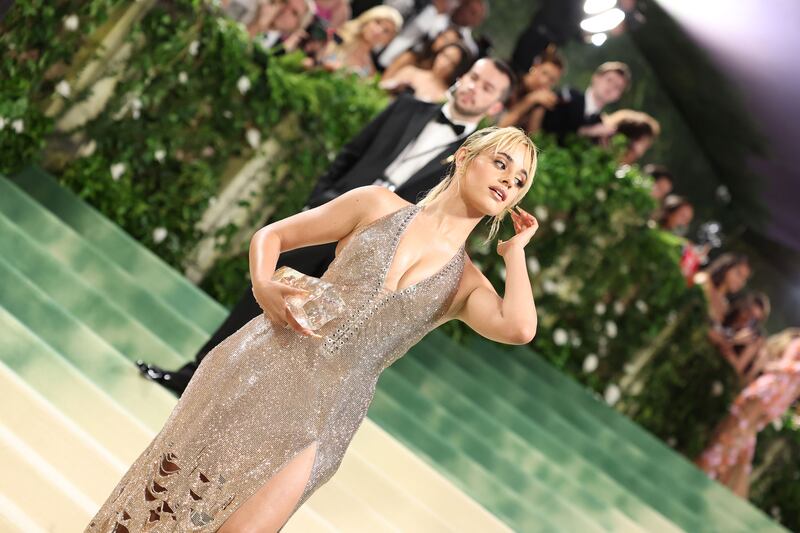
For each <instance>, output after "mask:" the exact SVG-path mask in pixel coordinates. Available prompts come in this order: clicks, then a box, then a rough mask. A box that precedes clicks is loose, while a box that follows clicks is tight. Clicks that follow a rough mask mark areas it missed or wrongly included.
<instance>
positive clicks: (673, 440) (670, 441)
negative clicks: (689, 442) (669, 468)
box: [667, 437, 678, 448]
mask: <svg viewBox="0 0 800 533" xmlns="http://www.w3.org/2000/svg"><path fill="white" fill-rule="evenodd" d="M676 444H678V439H676V438H675V437H670V438H668V439H667V446H669V447H670V448H674V447H675V445H676Z"/></svg>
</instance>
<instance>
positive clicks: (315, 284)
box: [272, 266, 344, 331]
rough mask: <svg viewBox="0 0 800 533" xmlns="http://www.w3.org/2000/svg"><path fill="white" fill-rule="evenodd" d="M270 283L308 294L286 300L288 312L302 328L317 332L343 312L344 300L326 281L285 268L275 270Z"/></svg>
mask: <svg viewBox="0 0 800 533" xmlns="http://www.w3.org/2000/svg"><path fill="white" fill-rule="evenodd" d="M272 281H277V282H279V283H283V284H284V285H289V286H291V287H297V288H299V289H304V290H307V291H308V292H309V294H308V296H290V297H289V298H286V304H287V305H288V306H289V311H290V312H291V313H292V316H294V318H295V320H297V322H298V323H299V324H300V325H301V326H303V327H304V328H308V329H310V330H312V331H314V330H317V329H319V328H321V327H322V326H324V325H325V324H327V323H328V322H330V321H331V320H332V319H334V318H336V317H337V316H339V315H341V314H342V312H343V311H344V300H342V297H341V296H340V295H339V293H338V292H337V291H336V289H335V288H334V286H333V285H331V284H330V283H328V282H327V281H323V280H321V279H319V278H315V277H313V276H307V275H306V274H303V273H302V272H298V271H297V270H295V269H293V268H290V267H287V266H282V267H280V268H279V269H278V270H276V271H275V273H274V274H273V275H272Z"/></svg>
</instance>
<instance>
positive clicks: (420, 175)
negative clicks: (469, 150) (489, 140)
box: [398, 139, 464, 192]
mask: <svg viewBox="0 0 800 533" xmlns="http://www.w3.org/2000/svg"><path fill="white" fill-rule="evenodd" d="M462 142H464V139H459V140H457V141H455V142H453V143H451V144H450V145H449V146H448V147H447V148H445V149H443V150H442V151H441V152H439V153H438V154H436V157H434V158H433V159H431V160H430V161H428V163H427V164H426V165H425V166H424V167H422V168H421V169H419V170H418V171H417V172H415V173H414V174H413V175H412V176H411V177H410V178H408V180H406V182H405V183H403V185H401V186H400V187H399V189H398V192H400V191H401V190H403V189H415V188H424V189H430V188H432V187H433V186H434V185H436V184H437V183H439V180H441V179H442V178H443V177H444V176H445V173H446V172H447V169H448V168H450V164H451V163H452V156H453V154H454V153H455V151H456V150H458V147H459V146H461V143H462ZM423 182H429V183H423Z"/></svg>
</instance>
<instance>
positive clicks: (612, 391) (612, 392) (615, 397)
mask: <svg viewBox="0 0 800 533" xmlns="http://www.w3.org/2000/svg"><path fill="white" fill-rule="evenodd" d="M621 395H622V393H621V392H620V390H619V387H617V386H616V385H614V384H613V383H611V384H609V386H608V387H606V390H605V392H604V393H603V398H604V399H605V401H606V403H607V404H608V405H614V404H615V403H617V402H618V401H619V397H620V396H621Z"/></svg>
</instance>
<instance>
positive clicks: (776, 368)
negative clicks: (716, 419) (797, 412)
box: [695, 328, 800, 499]
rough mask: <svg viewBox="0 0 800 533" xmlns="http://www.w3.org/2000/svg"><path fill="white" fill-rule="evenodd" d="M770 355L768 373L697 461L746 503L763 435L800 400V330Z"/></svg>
mask: <svg viewBox="0 0 800 533" xmlns="http://www.w3.org/2000/svg"><path fill="white" fill-rule="evenodd" d="M765 351H766V354H767V355H766V357H767V359H768V362H767V363H766V364H765V367H764V373H763V374H762V375H761V376H759V377H758V378H756V379H755V380H754V381H753V382H752V383H750V384H749V385H748V386H747V387H745V389H744V390H742V392H740V393H739V395H738V396H737V397H736V399H735V400H734V401H733V405H731V407H730V409H729V412H728V415H727V416H726V417H725V418H724V419H722V421H721V422H720V423H719V424H718V425H717V427H716V428H715V430H714V433H713V436H712V438H711V441H710V442H709V444H708V446H707V447H706V449H705V451H703V453H702V454H701V455H700V456H699V457H698V458H697V459H696V460H695V464H696V465H697V466H698V467H699V468H700V469H701V470H703V471H704V472H705V473H706V474H707V475H708V477H710V478H711V479H716V480H717V481H719V482H720V483H722V484H723V485H725V486H727V487H728V488H730V489H731V490H732V491H733V492H734V493H735V494H736V495H738V496H740V497H742V498H745V499H746V498H747V494H748V492H749V488H750V472H751V471H752V464H753V455H754V454H755V449H756V437H757V435H758V434H759V433H760V432H761V430H762V429H764V427H765V426H766V425H767V424H769V423H770V422H772V421H773V420H775V419H777V418H778V417H780V416H782V415H783V414H784V413H785V412H786V411H787V409H789V407H791V405H792V404H793V403H794V402H796V401H797V399H798V397H800V329H797V328H790V329H787V330H785V331H782V332H781V333H778V334H777V335H773V336H771V337H770V338H769V340H767V343H766V347H765Z"/></svg>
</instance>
